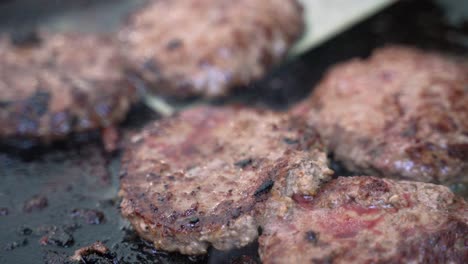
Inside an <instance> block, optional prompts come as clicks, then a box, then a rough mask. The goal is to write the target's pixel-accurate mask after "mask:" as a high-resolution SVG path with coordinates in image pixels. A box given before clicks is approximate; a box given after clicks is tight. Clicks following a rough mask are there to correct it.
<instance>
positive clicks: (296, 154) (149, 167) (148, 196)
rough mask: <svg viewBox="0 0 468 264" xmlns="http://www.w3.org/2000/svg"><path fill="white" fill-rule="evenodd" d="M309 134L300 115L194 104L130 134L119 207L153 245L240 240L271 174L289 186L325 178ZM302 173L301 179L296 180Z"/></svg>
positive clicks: (188, 250) (185, 247)
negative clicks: (298, 117)
mask: <svg viewBox="0 0 468 264" xmlns="http://www.w3.org/2000/svg"><path fill="white" fill-rule="evenodd" d="M321 147H322V145H321V143H320V140H319V138H318V137H317V133H316V132H315V131H314V130H313V129H311V128H310V127H308V126H307V125H305V123H304V122H301V121H300V120H296V119H291V118H289V117H287V116H284V115H281V114H277V113H272V112H267V111H262V110H252V109H245V108H236V107H224V108H216V107H197V108H193V109H190V110H186V111H184V112H182V113H180V114H179V115H177V116H176V117H172V118H168V119H164V120H162V121H160V122H157V123H154V124H151V125H149V126H148V127H146V128H145V129H143V131H141V132H140V133H138V134H136V135H134V136H133V137H132V138H131V140H130V143H129V144H128V146H127V151H126V153H125V155H124V157H123V168H122V179H121V191H120V195H121V196H122V197H123V200H122V204H121V208H122V214H123V215H124V217H126V218H128V219H129V220H130V222H131V223H132V224H133V226H134V228H135V229H136V231H137V232H138V233H139V234H140V235H141V236H142V237H143V238H145V239H147V240H150V241H153V242H154V245H155V246H156V248H158V249H162V250H167V251H180V252H181V253H183V254H202V253H206V251H207V248H208V247H209V246H210V245H212V246H213V247H215V248H217V249H220V250H228V249H231V248H235V247H242V246H245V245H247V244H248V243H250V242H252V241H254V240H255V239H256V238H257V236H258V227H259V224H258V223H257V220H256V209H257V208H258V207H259V206H258V205H261V204H262V203H263V202H264V200H265V198H266V197H267V196H268V193H269V191H270V189H271V187H272V186H273V185H274V181H275V179H276V178H277V177H279V176H281V177H282V178H284V179H286V180H285V181H286V182H287V186H288V191H289V193H294V192H300V193H304V192H305V191H303V190H308V192H309V193H311V194H313V193H315V190H316V189H317V188H318V186H320V185H321V184H322V182H324V181H327V180H328V179H329V178H330V175H331V171H330V170H329V169H328V167H327V157H326V155H325V153H324V152H322V151H321V150H320V149H321ZM299 179H302V180H299Z"/></svg>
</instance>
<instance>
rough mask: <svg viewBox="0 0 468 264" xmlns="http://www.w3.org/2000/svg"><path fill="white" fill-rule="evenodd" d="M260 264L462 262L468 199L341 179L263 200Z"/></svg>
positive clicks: (436, 190) (422, 187) (443, 191)
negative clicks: (312, 193) (302, 192)
mask: <svg viewBox="0 0 468 264" xmlns="http://www.w3.org/2000/svg"><path fill="white" fill-rule="evenodd" d="M266 207H267V210H266V212H265V219H264V221H263V234H262V236H261V237H260V240H259V241H260V256H261V258H262V260H263V263H464V262H466V260H467V259H468V247H467V242H468V241H467V238H468V204H467V203H466V202H465V201H464V200H463V199H462V198H459V197H455V196H454V194H453V193H452V192H450V190H449V189H448V188H447V187H444V186H439V185H434V184H430V183H418V182H409V181H394V180H388V179H380V178H375V177H349V178H344V177H340V178H338V179H336V180H333V181H332V182H330V183H328V184H327V185H325V186H324V187H323V188H321V189H320V191H319V192H318V194H317V195H315V196H309V195H305V196H304V195H297V194H296V195H295V196H293V198H292V199H291V198H289V197H286V196H283V195H282V194H281V192H276V191H272V197H271V198H270V199H269V200H268V204H267V206H266Z"/></svg>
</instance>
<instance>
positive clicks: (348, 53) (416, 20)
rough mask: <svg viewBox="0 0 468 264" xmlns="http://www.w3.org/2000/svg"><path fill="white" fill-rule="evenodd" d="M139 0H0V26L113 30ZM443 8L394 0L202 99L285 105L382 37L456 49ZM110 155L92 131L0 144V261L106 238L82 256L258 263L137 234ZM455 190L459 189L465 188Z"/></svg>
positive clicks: (61, 255) (47, 254)
mask: <svg viewBox="0 0 468 264" xmlns="http://www.w3.org/2000/svg"><path fill="white" fill-rule="evenodd" d="M129 2H132V3H131V4H130V3H129ZM447 2H450V1H447ZM140 3H142V1H123V0H113V1H111V0H101V1H92V0H80V1H54V0H43V1H34V0H0V32H10V33H13V34H22V33H24V32H27V31H30V30H33V29H34V28H36V27H38V26H40V27H45V28H51V29H54V30H73V29H75V30H76V29H79V30H82V31H98V32H108V31H115V30H116V29H117V28H118V25H119V23H120V21H121V19H122V17H124V16H125V15H126V14H128V13H129V10H131V9H133V8H135V7H137V6H138V5H139V4H140ZM446 10H449V9H443V8H441V7H440V6H439V5H437V4H436V3H434V2H432V1H416V0H412V1H408V0H407V1H400V2H399V3H397V4H396V5H394V6H392V7H390V8H388V9H387V10H385V11H384V12H381V13H380V14H378V15H376V16H374V17H372V18H370V19H368V20H367V21H365V22H364V23H361V24H359V25H358V26H355V27H353V28H352V29H350V30H348V31H347V32H345V33H343V34H341V35H339V36H337V37H335V38H334V39H333V40H331V41H329V42H327V43H326V44H325V45H322V46H321V47H319V48H317V49H314V50H312V51H310V52H308V53H306V54H303V55H302V56H300V57H298V58H295V59H294V60H292V61H289V62H287V63H286V64H284V65H282V66H281V67H279V68H277V69H276V70H275V71H273V72H272V73H271V74H269V76H267V77H266V78H264V79H263V80H261V81H259V82H256V83H253V84H252V85H250V86H251V87H249V88H250V90H248V92H247V91H238V92H234V93H233V94H232V96H230V97H229V98H225V99H218V100H216V101H212V102H210V103H214V104H225V103H232V102H235V103H243V104H248V105H256V106H263V107H270V108H275V109H286V108H287V107H288V106H290V105H291V104H294V103H295V102H297V101H299V100H300V99H302V98H304V97H305V96H306V95H307V94H308V93H309V92H310V90H311V88H312V87H313V85H314V84H316V83H317V82H318V81H319V80H320V78H321V76H322V75H323V73H324V71H325V70H326V69H327V68H329V67H330V66H331V65H333V64H335V63H337V62H340V61H343V60H346V59H349V58H352V57H357V56H367V55H369V54H370V52H371V51H372V50H373V49H374V48H376V47H380V46H382V45H386V44H391V43H403V44H409V45H414V46H417V47H420V48H423V49H435V50H439V51H442V52H446V53H451V54H455V55H456V56H457V55H459V56H466V55H467V53H468V23H467V22H463V20H462V19H456V18H455V19H453V21H452V22H456V23H455V24H454V23H449V20H450V19H447V17H448V16H447V15H448V14H452V13H447V11H446ZM103 14H105V15H104V16H102V15H103ZM452 18H453V17H452ZM93 19H94V20H93ZM81 23H84V24H81ZM93 23H94V24H93ZM178 103H181V104H184V103H186V102H178ZM158 118H159V116H158V115H157V114H155V113H153V112H152V111H151V110H150V109H149V108H147V107H145V106H144V105H137V106H135V107H134V109H133V110H132V111H131V113H130V115H129V117H128V120H127V121H126V122H125V123H124V124H123V126H122V133H123V134H126V133H128V132H129V131H132V130H135V129H138V128H139V127H141V126H143V125H144V124H146V123H147V122H149V121H151V120H155V119H158ZM119 157H120V154H119V153H117V154H114V155H109V154H106V153H105V152H104V151H103V150H102V147H101V142H100V141H99V137H98V135H95V134H89V135H76V136H75V137H74V138H73V139H72V140H69V141H67V142H61V143H57V144H54V145H52V146H49V147H34V148H32V149H27V150H24V149H18V148H15V147H11V146H9V145H5V144H1V143H0V263H64V262H65V261H66V259H67V257H68V256H70V255H72V254H73V252H74V250H76V249H78V248H80V247H83V246H88V245H90V244H92V243H94V242H96V241H102V242H103V243H104V244H106V245H107V246H108V247H109V249H110V251H111V253H110V254H108V255H106V256H97V255H94V256H91V257H90V258H89V259H87V262H86V263H220V262H223V263H259V259H258V255H257V245H256V244H252V245H250V246H248V247H247V248H244V249H241V250H235V251H231V252H219V251H216V250H211V251H210V253H209V254H208V255H206V256H198V257H187V256H182V255H179V254H173V253H166V252H160V251H157V250H155V249H154V248H153V247H152V245H151V244H149V243H147V242H145V241H142V240H141V239H139V238H138V236H137V235H136V234H135V233H134V232H133V231H132V229H131V227H130V226H129V224H128V223H127V222H126V221H125V220H123V219H122V218H121V216H120V213H119V209H118V205H119V199H118V197H117V191H118V185H119V174H118V171H119V165H120V164H119ZM332 158H333V157H332ZM332 167H333V169H334V170H335V171H337V174H339V175H350V174H351V173H350V172H346V171H344V170H342V169H341V167H340V165H339V164H337V163H333V164H332ZM354 173H358V172H354ZM458 191H460V192H462V193H463V192H465V194H466V190H458ZM465 197H466V196H465ZM45 201H47V202H45ZM41 208H42V209H41ZM27 211H30V212H27Z"/></svg>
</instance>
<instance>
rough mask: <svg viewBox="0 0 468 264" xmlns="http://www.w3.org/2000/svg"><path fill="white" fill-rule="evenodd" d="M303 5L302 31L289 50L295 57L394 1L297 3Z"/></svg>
mask: <svg viewBox="0 0 468 264" xmlns="http://www.w3.org/2000/svg"><path fill="white" fill-rule="evenodd" d="M299 1H300V2H301V3H302V5H303V6H304V12H305V14H304V15H305V20H306V32H305V34H304V36H303V37H302V39H301V40H300V41H299V42H298V43H297V45H296V46H295V47H294V48H293V49H292V50H291V53H290V55H291V56H297V55H299V54H301V53H303V52H304V51H306V50H309V49H311V48H313V47H316V46H318V45H320V44H322V43H323V42H325V41H327V40H328V39H330V38H332V37H333V36H335V35H337V34H339V33H341V32H343V31H345V30H346V29H348V28H350V27H351V26H353V25H354V24H356V23H358V22H359V21H361V20H364V19H365V18H367V17H369V16H371V15H373V14H375V13H377V12H378V11H380V10H382V9H383V8H385V7H387V6H389V5H390V4H392V3H394V2H396V0H299Z"/></svg>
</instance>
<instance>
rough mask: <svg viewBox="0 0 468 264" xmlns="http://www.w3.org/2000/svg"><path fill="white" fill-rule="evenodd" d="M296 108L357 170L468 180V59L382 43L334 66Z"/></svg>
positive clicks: (447, 180)
mask: <svg viewBox="0 0 468 264" xmlns="http://www.w3.org/2000/svg"><path fill="white" fill-rule="evenodd" d="M294 111H296V112H297V113H302V114H304V113H306V114H305V115H306V116H308V119H309V120H310V121H311V123H314V124H315V125H316V126H317V127H318V130H319V131H320V133H321V134H322V136H323V137H324V139H325V141H326V142H327V143H328V147H329V149H330V151H332V152H333V153H334V155H335V158H336V159H337V160H340V161H342V162H343V163H344V165H345V166H346V167H347V168H348V169H349V170H351V171H360V172H363V173H367V174H370V175H380V176H391V177H398V178H403V179H410V180H417V181H424V182H434V183H446V184H447V183H448V184H450V183H455V182H463V181H464V182H465V183H466V182H467V181H468V177H466V176H467V175H468V64H463V62H459V61H458V62H457V61H455V60H454V59H450V58H447V57H444V56H442V55H438V54H434V53H427V52H423V51H419V50H416V49H412V48H405V47H387V48H383V49H380V50H377V51H376V52H375V53H374V54H373V55H372V57H371V58H369V59H367V60H360V59H354V60H352V61H350V62H347V63H344V64H341V65H338V66H336V67H335V68H333V69H332V70H331V71H330V72H329V73H328V74H327V76H326V77H325V79H324V80H323V81H322V82H321V84H320V85H319V86H318V87H317V89H316V90H315V91H314V92H313V94H312V96H311V98H310V99H309V100H307V101H306V102H304V103H303V104H302V105H301V106H299V107H298V108H297V109H295V110H294Z"/></svg>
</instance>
